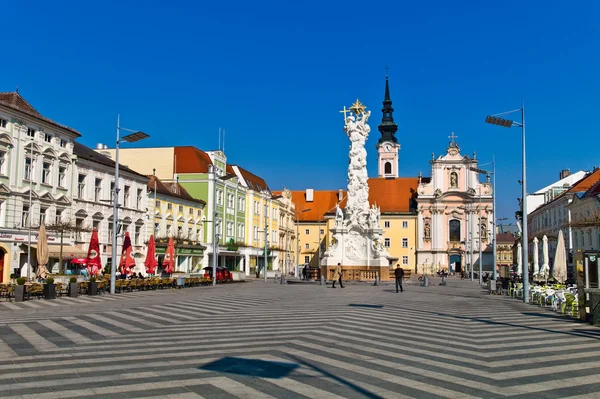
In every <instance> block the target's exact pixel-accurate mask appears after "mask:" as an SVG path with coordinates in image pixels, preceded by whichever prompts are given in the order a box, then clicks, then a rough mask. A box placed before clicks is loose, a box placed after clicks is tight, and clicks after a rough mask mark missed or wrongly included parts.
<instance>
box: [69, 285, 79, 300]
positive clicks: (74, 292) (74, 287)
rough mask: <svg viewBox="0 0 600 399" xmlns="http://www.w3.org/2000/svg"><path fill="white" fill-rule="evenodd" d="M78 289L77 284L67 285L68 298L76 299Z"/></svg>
mask: <svg viewBox="0 0 600 399" xmlns="http://www.w3.org/2000/svg"><path fill="white" fill-rule="evenodd" d="M78 288H79V287H77V283H69V296H70V297H71V298H77V291H78Z"/></svg>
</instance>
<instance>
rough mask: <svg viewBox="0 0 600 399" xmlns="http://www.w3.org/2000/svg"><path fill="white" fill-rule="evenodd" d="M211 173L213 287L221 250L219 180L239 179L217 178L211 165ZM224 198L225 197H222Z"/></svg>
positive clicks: (215, 281)
mask: <svg viewBox="0 0 600 399" xmlns="http://www.w3.org/2000/svg"><path fill="white" fill-rule="evenodd" d="M210 171H211V173H212V175H213V192H212V194H213V195H212V204H213V209H212V210H213V215H212V216H213V219H212V226H213V229H212V231H213V236H212V242H213V268H212V269H213V270H212V278H213V282H212V283H213V285H216V284H217V252H218V248H219V234H217V179H219V180H221V181H225V180H229V179H233V178H234V177H237V175H236V174H235V173H230V174H228V175H226V176H217V171H216V169H215V167H214V165H210ZM221 198H223V197H221Z"/></svg>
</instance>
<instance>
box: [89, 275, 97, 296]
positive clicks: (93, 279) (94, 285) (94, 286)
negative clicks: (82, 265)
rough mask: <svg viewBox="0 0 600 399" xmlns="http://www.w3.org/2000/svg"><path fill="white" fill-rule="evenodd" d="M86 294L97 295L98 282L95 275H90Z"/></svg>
mask: <svg viewBox="0 0 600 399" xmlns="http://www.w3.org/2000/svg"><path fill="white" fill-rule="evenodd" d="M88 295H98V283H97V282H96V277H94V276H92V277H90V282H89V284H88Z"/></svg>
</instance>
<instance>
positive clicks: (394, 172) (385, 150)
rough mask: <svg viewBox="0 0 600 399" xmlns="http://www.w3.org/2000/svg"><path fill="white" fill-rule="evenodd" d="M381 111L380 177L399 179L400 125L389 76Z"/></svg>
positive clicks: (378, 145) (386, 78)
mask: <svg viewBox="0 0 600 399" xmlns="http://www.w3.org/2000/svg"><path fill="white" fill-rule="evenodd" d="M381 111H382V112H383V117H382V118H381V124H380V125H379V132H380V133H381V137H380V138H379V141H378V142H377V145H376V146H375V148H377V153H378V157H377V161H378V170H379V172H378V175H379V177H398V157H399V154H398V153H399V152H400V144H399V143H398V139H396V136H395V135H396V131H398V125H396V123H394V108H393V107H392V99H391V97H390V83H389V79H388V77H387V75H386V77H385V96H384V99H383V108H382V109H381Z"/></svg>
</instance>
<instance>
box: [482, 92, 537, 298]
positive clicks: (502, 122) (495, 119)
mask: <svg viewBox="0 0 600 399" xmlns="http://www.w3.org/2000/svg"><path fill="white" fill-rule="evenodd" d="M515 112H520V113H521V122H516V121H512V120H510V119H504V118H500V116H504V115H508V114H512V113H515ZM485 122H486V123H489V124H492V125H498V126H502V127H506V128H511V127H513V126H516V127H520V128H521V142H522V143H521V146H522V158H523V159H522V172H523V176H522V189H523V227H522V229H523V233H522V240H521V241H522V243H523V266H524V267H525V269H526V272H525V273H523V302H525V303H528V302H529V262H528V261H529V256H528V255H529V248H528V245H527V244H528V243H527V157H526V152H525V104H524V103H522V104H521V108H519V109H515V110H512V111H508V112H501V113H499V114H496V115H488V116H487V117H486V118H485Z"/></svg>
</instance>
